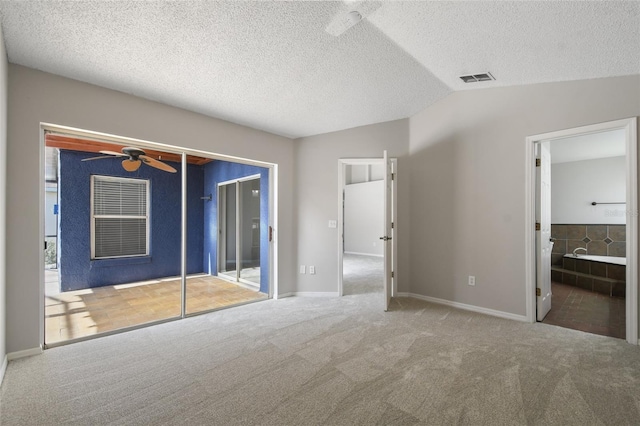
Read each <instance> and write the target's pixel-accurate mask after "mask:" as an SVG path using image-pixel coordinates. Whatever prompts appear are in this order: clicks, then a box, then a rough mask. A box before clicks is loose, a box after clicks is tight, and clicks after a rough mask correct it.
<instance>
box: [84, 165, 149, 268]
mask: <svg viewBox="0 0 640 426" xmlns="http://www.w3.org/2000/svg"><path fill="white" fill-rule="evenodd" d="M91 185H92V199H91V201H92V202H91V217H92V229H91V240H92V245H91V251H92V253H91V257H92V258H94V259H100V258H108V257H125V256H144V255H146V254H148V252H149V223H148V222H149V221H148V219H149V214H148V204H149V181H148V180H143V179H128V178H117V177H111V176H91Z"/></svg>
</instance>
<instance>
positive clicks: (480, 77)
mask: <svg viewBox="0 0 640 426" xmlns="http://www.w3.org/2000/svg"><path fill="white" fill-rule="evenodd" d="M460 79H461V80H462V81H464V82H465V83H475V82H477V81H491V80H495V78H494V77H493V76H492V75H491V73H490V72H485V73H482V74H470V75H461V76H460Z"/></svg>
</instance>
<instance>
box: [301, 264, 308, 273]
mask: <svg viewBox="0 0 640 426" xmlns="http://www.w3.org/2000/svg"><path fill="white" fill-rule="evenodd" d="M300 273H301V274H306V273H307V270H306V268H305V266H304V265H300Z"/></svg>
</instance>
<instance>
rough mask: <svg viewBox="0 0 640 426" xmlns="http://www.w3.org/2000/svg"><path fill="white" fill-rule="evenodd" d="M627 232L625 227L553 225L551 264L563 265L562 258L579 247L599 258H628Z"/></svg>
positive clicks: (581, 252)
mask: <svg viewBox="0 0 640 426" xmlns="http://www.w3.org/2000/svg"><path fill="white" fill-rule="evenodd" d="M626 236H627V230H626V226H625V225H551V237H552V238H555V244H554V245H553V252H552V254H551V264H552V265H553V266H561V265H562V256H564V255H565V254H567V253H573V250H575V249H576V248H578V247H583V248H586V249H587V253H585V252H584V251H580V252H579V253H580V254H591V255H597V256H618V257H626V256H627V243H626V242H625V241H626Z"/></svg>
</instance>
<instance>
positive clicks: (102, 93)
mask: <svg viewBox="0 0 640 426" xmlns="http://www.w3.org/2000/svg"><path fill="white" fill-rule="evenodd" d="M9 82H10V84H9V116H8V118H9V123H11V126H10V127H9V129H8V132H9V133H8V144H7V145H8V146H7V151H8V153H7V161H8V163H7V164H8V167H7V187H8V189H7V205H8V209H7V221H8V222H9V223H11V227H9V228H8V229H7V244H8V246H9V247H11V250H10V251H9V252H8V253H7V265H8V267H7V296H6V297H7V303H6V305H7V351H8V352H14V351H20V350H26V349H31V348H35V347H38V345H39V344H40V343H41V342H40V340H39V329H40V327H41V324H40V323H39V318H40V312H39V309H40V308H39V307H40V296H39V289H38V282H39V280H40V275H41V274H42V271H41V270H40V267H39V254H40V250H41V248H42V241H40V235H39V215H40V211H39V210H40V207H39V206H40V194H39V183H40V182H39V179H40V170H39V156H40V150H39V149H40V147H39V143H40V133H39V127H40V123H41V122H49V123H55V124H59V125H64V126H71V127H77V128H82V129H88V130H93V131H98V132H105V133H110V134H115V135H121V136H127V137H132V138H139V139H145V140H150V141H154V142H160V143H166V144H170V145H177V146H184V147H187V148H192V149H200V150H204V151H209V152H213V153H219V154H226V155H233V156H237V157H242V158H250V159H254V160H261V161H267V162H272V163H277V164H278V171H279V181H278V182H279V188H278V189H279V193H280V199H279V206H278V209H279V214H280V224H281V229H280V230H279V233H278V234H279V242H280V254H279V268H280V281H279V284H280V289H279V292H280V293H287V292H290V291H292V290H293V289H294V288H295V283H294V279H295V278H294V274H293V271H294V269H295V266H294V262H293V259H294V252H293V247H294V242H293V241H294V238H293V235H294V234H293V230H292V228H291V227H290V226H288V224H291V223H293V221H294V218H293V196H292V194H293V176H294V169H293V155H294V150H293V141H292V140H291V139H288V138H284V137H281V136H276V135H273V134H269V133H265V132H262V131H258V130H253V129H249V128H247V127H243V126H239V125H236V124H232V123H229V122H226V121H222V120H218V119H214V118H210V117H206V116H203V115H199V114H196V113H192V112H188V111H185V110H181V109H178V108H173V107H169V106H166V105H162V104H159V103H155V102H151V101H147V100H143V99H140V98H136V97H134V96H130V95H127V94H124V93H121V92H116V91H113V90H107V89H103V88H100V87H97V86H93V85H89V84H85V83H81V82H78V81H74V80H70V79H66V78H62V77H59V76H55V75H52V74H47V73H43V72H40V71H36V70H33V69H29V68H25V67H22V66H18V65H13V64H11V65H9ZM0 157H1V158H4V156H2V155H0ZM3 305H4V304H3Z"/></svg>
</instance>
